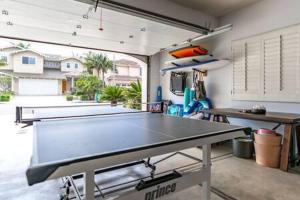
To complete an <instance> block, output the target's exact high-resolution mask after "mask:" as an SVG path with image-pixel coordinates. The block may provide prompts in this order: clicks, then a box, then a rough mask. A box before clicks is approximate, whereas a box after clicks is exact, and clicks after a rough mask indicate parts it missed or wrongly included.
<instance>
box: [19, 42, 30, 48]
mask: <svg viewBox="0 0 300 200" xmlns="http://www.w3.org/2000/svg"><path fill="white" fill-rule="evenodd" d="M17 47H21V48H22V49H29V47H30V44H29V43H27V44H25V43H23V42H19V43H18V44H17Z"/></svg>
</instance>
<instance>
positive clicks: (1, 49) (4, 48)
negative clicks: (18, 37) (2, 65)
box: [0, 46, 22, 51]
mask: <svg viewBox="0 0 300 200" xmlns="http://www.w3.org/2000/svg"><path fill="white" fill-rule="evenodd" d="M13 48H16V49H20V50H22V47H18V46H8V47H3V48H0V51H4V50H6V49H13Z"/></svg>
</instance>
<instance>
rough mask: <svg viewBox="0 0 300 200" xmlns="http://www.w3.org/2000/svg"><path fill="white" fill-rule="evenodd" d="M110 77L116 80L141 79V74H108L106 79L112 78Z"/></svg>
mask: <svg viewBox="0 0 300 200" xmlns="http://www.w3.org/2000/svg"><path fill="white" fill-rule="evenodd" d="M112 79H117V80H141V79H142V77H141V76H127V75H118V74H116V75H110V76H109V77H107V80H112Z"/></svg>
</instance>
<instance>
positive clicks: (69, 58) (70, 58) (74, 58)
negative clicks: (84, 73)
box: [60, 57, 83, 63]
mask: <svg viewBox="0 0 300 200" xmlns="http://www.w3.org/2000/svg"><path fill="white" fill-rule="evenodd" d="M65 60H77V61H79V62H80V63H83V62H82V60H80V59H79V58H77V57H66V58H62V59H61V60H60V61H65Z"/></svg>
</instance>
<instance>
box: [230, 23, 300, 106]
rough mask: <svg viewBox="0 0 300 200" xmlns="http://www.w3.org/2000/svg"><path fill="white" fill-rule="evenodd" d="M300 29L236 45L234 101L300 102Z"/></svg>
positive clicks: (271, 33)
mask: <svg viewBox="0 0 300 200" xmlns="http://www.w3.org/2000/svg"><path fill="white" fill-rule="evenodd" d="M299 40H300V26H299V25H297V26H293V27H288V28H284V29H281V30H276V31H273V32H270V33H266V34H262V35H260V36H255V37H252V38H247V39H243V40H239V41H234V42H233V44H232V55H233V92H232V94H233V99H235V100H258V101H261V100H265V101H286V102H300V92H298V91H299V90H300V81H299V79H300V61H299V60H300V59H299V56H300V50H299V45H300V43H299Z"/></svg>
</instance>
